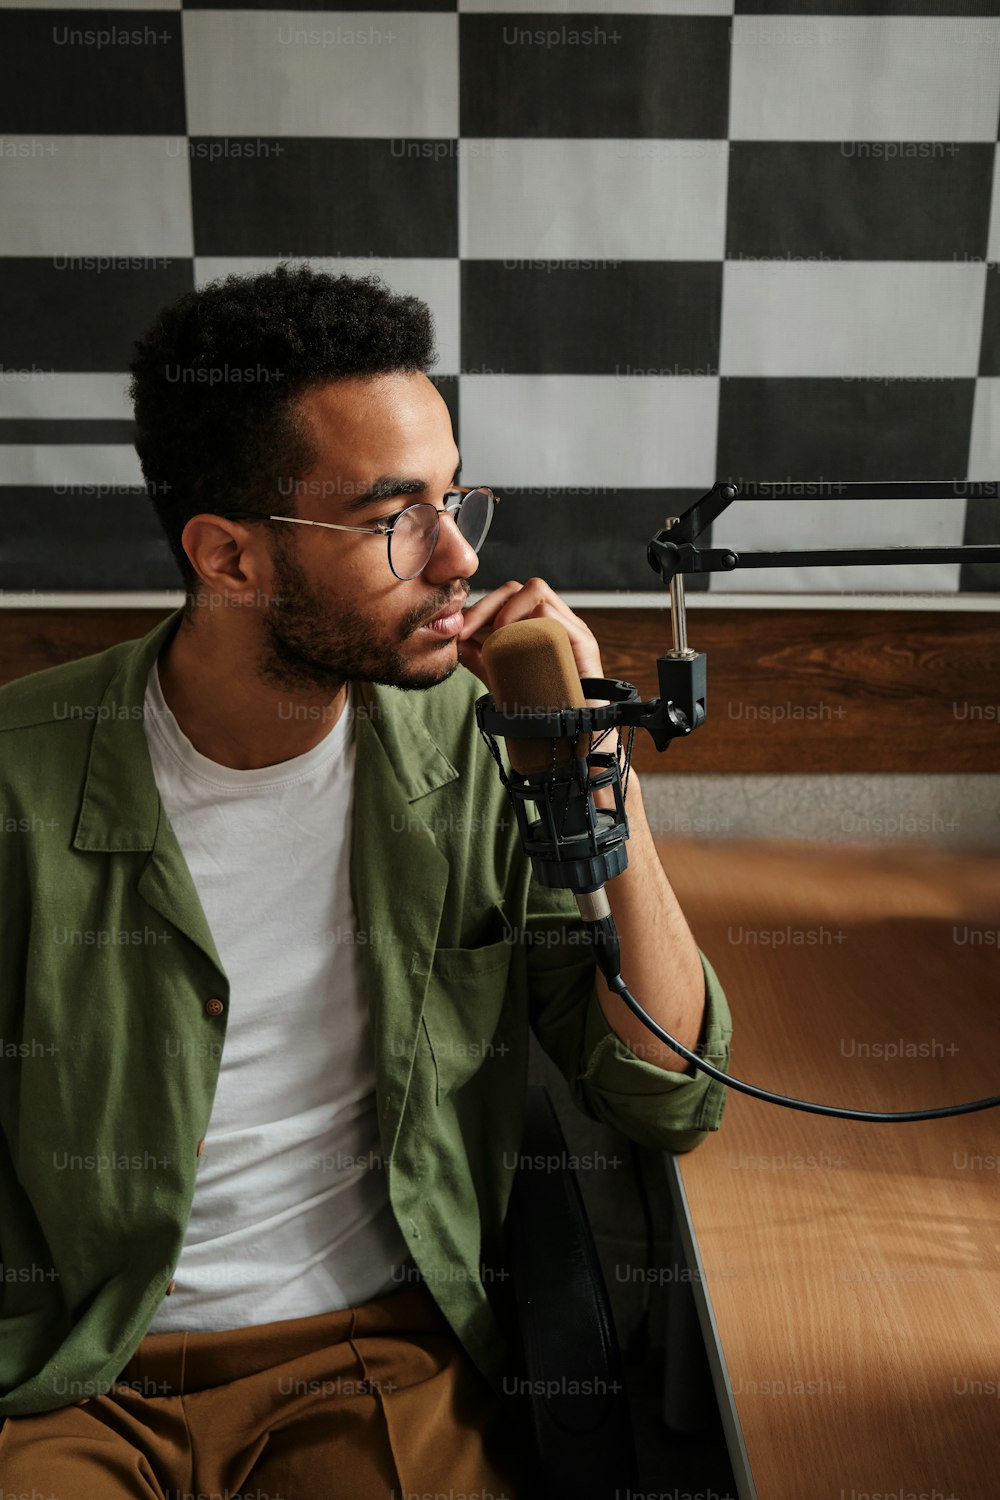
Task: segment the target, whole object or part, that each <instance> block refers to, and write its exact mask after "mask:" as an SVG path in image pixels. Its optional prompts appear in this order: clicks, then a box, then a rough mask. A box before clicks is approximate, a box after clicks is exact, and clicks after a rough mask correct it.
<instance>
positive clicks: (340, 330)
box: [129, 263, 437, 612]
mask: <svg viewBox="0 0 1000 1500" xmlns="http://www.w3.org/2000/svg"><path fill="white" fill-rule="evenodd" d="M134 348H135V355H134V357H133V359H132V360H131V362H130V364H129V371H130V373H131V376H132V379H131V382H130V385H129V396H130V397H131V399H132V402H133V404H134V407H135V421H136V434H137V435H136V443H135V448H136V452H137V453H138V455H139V462H140V463H141V465H142V472H143V476H144V477H145V480H146V483H147V484H148V485H149V487H150V492H151V498H152V502H153V508H154V510H155V511H156V515H157V517H158V519H159V522H160V525H161V527H162V528H163V531H164V533H165V535H166V538H167V541H168V542H169V544H170V549H171V551H172V552H173V555H174V557H175V559H176V561H177V564H178V567H179V568H180V570H181V574H182V577H183V579H184V588H185V594H186V596H187V597H186V603H185V610H186V611H187V612H190V609H191V607H192V604H193V598H194V594H195V592H196V590H197V588H198V586H199V578H198V575H197V573H196V572H195V570H194V568H193V567H192V565H191V562H190V559H189V558H188V556H187V554H186V552H185V551H184V548H183V547H182V545H181V533H182V532H183V530H184V527H185V526H186V525H187V523H188V521H189V520H190V519H191V517H192V516H195V515H198V513H199V512H200V511H213V510H214V511H222V510H228V509H234V510H236V509H238V510H244V509H246V510H255V511H256V510H259V511H260V512H261V513H262V514H265V515H266V514H267V513H268V512H270V511H272V510H274V509H275V500H276V499H278V498H279V490H278V485H279V480H286V481H288V480H295V479H299V478H302V477H303V476H304V475H305V474H306V473H308V471H309V470H310V469H311V468H312V466H313V464H314V463H315V462H316V454H315V451H314V449H313V446H312V443H311V441H310V438H309V434H308V431H307V429H306V426H305V424H304V422H303V420H302V418H301V416H300V414H299V412H298V410H297V405H296V402H297V398H298V397H299V396H300V395H302V394H303V392H304V391H305V390H307V389H308V388H309V387H310V386H314V385H317V384H320V383H323V382H325V381H329V380H337V379H342V378H347V377H351V376H375V375H383V374H389V373H392V372H395V371H402V372H410V373H412V372H416V371H423V372H424V373H426V372H427V370H428V368H429V366H430V365H431V364H432V363H433V362H434V360H435V359H436V357H437V354H436V350H435V349H434V326H433V322H432V319H431V314H430V310H429V309H428V307H427V304H426V303H424V302H422V301H420V299H419V298H418V297H414V296H408V295H399V294H397V293H394V292H393V291H391V289H390V288H389V287H387V286H386V285H385V283H384V282H383V281H381V280H380V279H379V277H377V276H374V275H367V276H358V277H355V276H347V275H341V276H333V275H330V274H329V273H327V272H323V271H317V270H314V269H313V268H312V267H311V266H309V265H306V264H300V265H289V264H286V263H282V264H280V265H277V266H275V267H274V268H273V269H272V270H270V271H265V272H262V273H261V274H259V275H249V276H246V275H245V276H237V275H230V276H226V277H225V278H224V279H219V280H216V281H213V282H210V283H209V284H208V285H206V286H204V287H201V288H200V289H199V290H197V291H193V292H186V293H185V294H184V295H183V296H182V297H180V298H178V300H177V301H176V302H173V303H171V304H170V306H169V307H166V308H164V309H163V310H162V311H161V312H160V313H159V315H158V316H157V318H156V320H155V322H154V323H153V325H152V326H151V327H150V328H149V329H148V330H147V332H146V333H145V335H144V336H143V337H142V338H140V339H137V340H136V341H135V344H134ZM290 489H291V486H290V485H289V484H287V483H286V484H285V485H284V486H283V487H282V492H281V494H280V510H281V513H282V514H288V515H295V514H296V509H295V504H294V495H293V494H291V493H286V491H289V490H290Z"/></svg>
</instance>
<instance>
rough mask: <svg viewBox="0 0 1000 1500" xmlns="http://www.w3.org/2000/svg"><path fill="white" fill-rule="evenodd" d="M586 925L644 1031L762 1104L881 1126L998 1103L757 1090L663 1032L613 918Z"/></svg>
mask: <svg viewBox="0 0 1000 1500" xmlns="http://www.w3.org/2000/svg"><path fill="white" fill-rule="evenodd" d="M587 926H588V928H589V929H590V935H591V941H592V942H593V944H594V947H595V949H596V950H597V963H598V967H599V968H600V970H601V972H602V974H603V975H604V977H605V979H606V980H607V982H608V988H609V989H611V990H612V991H613V992H614V993H615V994H616V995H620V996H621V998H622V999H623V1000H624V1001H625V1004H626V1005H627V1006H628V1008H629V1010H630V1011H631V1012H632V1014H633V1015H634V1016H636V1017H637V1018H638V1019H639V1020H640V1021H641V1022H642V1024H643V1025H644V1026H645V1027H646V1029H647V1031H651V1032H652V1033H653V1035H654V1036H655V1037H656V1039H657V1041H660V1042H663V1043H664V1044H665V1045H666V1046H668V1047H672V1048H673V1050H674V1051H675V1052H677V1053H678V1054H679V1055H680V1056H681V1057H683V1058H686V1059H687V1061H688V1062H689V1063H693V1065H694V1066H695V1067H696V1068H698V1069H700V1071H701V1072H702V1073H707V1074H708V1076H709V1077H710V1078H715V1079H717V1080H718V1082H719V1083H724V1084H726V1085H728V1087H729V1088H733V1089H738V1090H739V1092H740V1093H741V1094H749V1095H750V1097H751V1098H752V1099H763V1100H764V1102H765V1103H766V1104H781V1105H783V1106H784V1107H785V1108H786V1109H800V1110H804V1111H805V1112H806V1113H807V1114H811V1115H833V1116H835V1117H836V1118H837V1119H839V1120H869V1121H871V1122H872V1123H874V1124H882V1125H888V1124H890V1123H896V1122H897V1121H900V1122H901V1121H907V1120H942V1119H945V1118H946V1117H947V1116H948V1115H971V1114H973V1113H974V1112H975V1111H976V1110H980V1109H996V1107H997V1105H1000V1095H994V1096H993V1097H991V1098H989V1099H972V1100H970V1101H969V1103H968V1104H949V1105H945V1106H943V1107H942V1108H941V1109H908V1110H895V1111H886V1112H883V1111H880V1110H871V1109H845V1108H841V1107H839V1106H838V1105H835V1104H816V1103H814V1102H813V1101H812V1100H810V1099H793V1098H792V1097H791V1095H789V1094H775V1093H772V1092H771V1090H770V1089H761V1088H758V1087H757V1085H756V1084H753V1083H746V1082H745V1081H744V1080H743V1079H742V1078H733V1077H732V1075H731V1074H730V1073H724V1072H723V1071H722V1069H721V1068H717V1067H716V1066H715V1064H714V1063H710V1062H706V1061H705V1059H704V1058H703V1057H699V1056H698V1054H697V1053H696V1052H692V1051H690V1049H689V1048H687V1047H685V1046H684V1044H683V1042H678V1041H677V1039H676V1038H675V1037H672V1036H671V1035H670V1033H669V1031H664V1029H663V1027H662V1026H660V1025H659V1024H658V1023H657V1022H656V1021H654V1020H653V1018H652V1016H650V1015H647V1013H646V1012H645V1011H644V1010H643V1008H642V1006H641V1005H640V1004H639V1002H638V1000H637V999H636V998H635V996H634V995H633V994H632V993H631V991H630V990H629V988H628V985H627V984H626V983H625V981H624V979H623V978H622V976H621V972H620V968H619V965H620V951H621V950H620V946H619V942H618V933H617V931H616V929H615V921H614V918H613V917H602V918H600V920H598V921H596V922H588V923H587ZM623 1045H624V1046H626V1047H627V1046H628V1043H627V1042H623Z"/></svg>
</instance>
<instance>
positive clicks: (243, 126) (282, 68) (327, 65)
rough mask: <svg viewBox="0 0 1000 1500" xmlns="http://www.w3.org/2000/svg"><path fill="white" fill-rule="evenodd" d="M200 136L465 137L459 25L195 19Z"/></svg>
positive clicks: (187, 63) (448, 18)
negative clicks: (462, 132)
mask: <svg viewBox="0 0 1000 1500" xmlns="http://www.w3.org/2000/svg"><path fill="white" fill-rule="evenodd" d="M184 76H185V87H186V95H187V108H188V131H189V133H190V134H191V135H244V136H246V135H263V136H282V135H291V136H295V135H301V136H320V137H344V136H346V137H355V138H357V137H362V138H367V137H379V138H386V137H388V138H395V137H397V136H398V137H410V136H427V137H454V136H457V135H458V17H457V16H456V15H455V14H450V15H448V14H442V13H434V12H424V13H417V12H408V11H365V10H356V11H296V10H288V11H270V10H261V11H254V10H188V11H185V12H184Z"/></svg>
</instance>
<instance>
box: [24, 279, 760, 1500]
mask: <svg viewBox="0 0 1000 1500" xmlns="http://www.w3.org/2000/svg"><path fill="white" fill-rule="evenodd" d="M433 359H434V351H433V347H432V328H431V322H430V316H429V313H428V310H427V308H426V307H425V306H424V304H422V303H420V302H419V301H417V299H415V298H413V297H399V296H395V295H393V294H392V293H391V292H390V291H389V290H388V289H387V288H386V287H385V286H384V285H382V284H381V283H380V282H379V281H378V280H377V279H376V278H374V277H366V278H359V279H352V278H349V277H339V278H332V277H330V276H327V275H323V274H320V273H317V272H314V271H313V270H311V269H310V268H308V267H306V266H300V267H298V268H289V267H287V266H279V267H277V268H276V269H275V270H274V271H271V272H268V273H265V274H263V275H259V276H255V277H247V278H238V277H229V278H227V279H226V280H225V281H222V282H216V283H214V284H212V285H210V286H208V287H205V288H203V289H201V290H200V291H199V292H197V293H191V294H188V295H186V296H185V297H183V298H181V299H180V301H179V302H177V303H176V304H174V305H173V306H172V307H169V308H167V309H166V310H165V311H164V312H163V313H161V314H160V317H159V318H158V320H157V321H156V323H155V324H154V326H153V327H152V328H151V329H150V330H149V332H148V333H147V335H146V337H145V338H144V339H143V340H141V341H139V342H138V344H137V346H136V354H135V358H134V360H133V362H132V365H131V371H132V376H133V380H132V386H131V394H132V396H133V399H134V402H135V412H136V423H137V431H138V440H137V450H138V453H139V456H140V459H141V461H142V465H143V472H144V474H145V477H146V480H147V483H148V484H149V486H150V490H151V494H152V498H153V504H154V507H155V509H156V512H157V515H158V518H159V521H160V523H161V525H162V527H163V530H164V532H165V534H166V536H167V539H168V541H169V543H170V546H171V548H172V551H173V554H174V556H175V557H176V559H177V562H178V565H179V567H180V569H181V573H182V577H183V579H184V584H185V590H186V601H185V606H184V608H183V609H181V610H178V611H175V612H174V614H172V615H171V616H169V617H168V619H167V620H165V621H163V622H162V623H161V624H160V625H158V626H156V627H155V628H154V630H152V631H151V632H150V633H149V634H148V635H147V636H146V637H144V638H142V639H140V640H138V641H128V642H125V643H123V644H122V645H120V646H116V647H113V648H111V649H110V650H109V651H105V652H102V653H99V654H97V655H95V656H91V657H87V658H85V659H83V660H82V661H77V662H73V663H69V664H67V665H65V666H61V667H57V668H53V669H50V670H49V671H46V672H41V673H36V674H34V675H33V676H32V677H29V678H26V679H23V680H21V681H19V682H14V683H12V684H9V685H8V686H7V687H5V688H4V689H2V690H0V730H2V733H0V770H2V773H3V780H4V784H5V786H6V789H7V791H6V795H7V799H8V802H9V804H10V806H9V808H8V811H9V812H12V813H21V814H22V815H23V816H24V817H28V815H29V814H30V822H29V823H28V826H27V828H26V830H25V831H26V834H27V835H28V836H25V837H22V838H11V839H7V840H5V841H4V845H3V853H2V860H3V868H2V871H0V874H2V876H3V888H4V890H5V893H9V894H8V896H7V899H6V900H5V911H4V918H3V920H4V949H5V964H4V973H3V976H2V989H0V1023H2V1035H3V1037H4V1038H5V1040H6V1042H8V1043H14V1044H15V1045H13V1046H5V1047H4V1049H3V1054H4V1055H3V1059H2V1065H3V1067H4V1069H5V1071H6V1074H7V1088H6V1089H5V1092H4V1094H3V1104H2V1106H0V1107H2V1110H3V1115H2V1123H3V1130H4V1137H3V1144H4V1158H3V1162H2V1171H0V1195H2V1197H0V1208H2V1211H3V1219H2V1225H3V1227H2V1230H0V1238H2V1247H3V1252H4V1261H5V1262H6V1264H7V1266H8V1268H10V1270H9V1271H8V1272H7V1273H5V1275H10V1272H11V1271H13V1272H16V1274H15V1275H13V1276H11V1279H10V1280H9V1281H5V1285H4V1304H3V1316H2V1319H0V1349H2V1351H3V1352H2V1353H0V1417H6V1418H7V1420H6V1422H5V1424H4V1427H3V1429H2V1431H0V1471H2V1472H3V1474H4V1479H5V1483H6V1484H7V1487H8V1488H12V1489H13V1490H15V1491H17V1490H19V1489H29V1488H31V1487H32V1486H34V1487H35V1488H43V1489H44V1490H45V1491H46V1492H51V1493H54V1494H60V1495H65V1496H72V1497H73V1500H119V1497H125V1496H131V1495H135V1494H142V1495H145V1496H157V1497H159V1500H167V1497H170V1496H172V1495H173V1494H180V1493H205V1494H216V1493H222V1494H225V1495H226V1496H229V1495H232V1494H234V1493H235V1492H236V1491H237V1490H239V1489H240V1487H241V1486H246V1487H248V1492H250V1493H257V1494H270V1495H281V1496H283V1497H284V1500H326V1497H334V1496H345V1497H350V1500H369V1497H375V1496H385V1495H393V1496H398V1497H402V1496H403V1495H405V1494H408V1493H413V1492H424V1493H426V1492H435V1491H438V1492H443V1491H447V1492H449V1493H452V1494H458V1493H462V1492H466V1493H469V1492H477V1491H478V1492H479V1493H481V1494H483V1495H487V1494H489V1495H493V1496H500V1495H507V1496H515V1495H518V1494H519V1493H520V1494H523V1493H524V1492H525V1491H524V1487H525V1485H526V1483H527V1476H528V1473H529V1469H530V1455H524V1454H519V1453H518V1452H517V1451H516V1449H517V1444H516V1442H515V1440H514V1431H513V1426H512V1424H511V1423H510V1421H509V1412H508V1406H509V1403H505V1402H504V1400H503V1399H501V1397H502V1393H503V1391H504V1389H505V1386H506V1380H507V1375H508V1373H509V1371H510V1369H511V1368H512V1365H511V1359H512V1355H511V1351H510V1349H509V1348H508V1346H507V1344H506V1342H505V1336H504V1333H503V1324H504V1321H505V1318H506V1315H507V1308H506V1298H507V1297H508V1296H509V1288H506V1287H505V1286H504V1284H503V1281H502V1277H501V1276H500V1275H499V1274H498V1273H497V1268H498V1267H501V1266H502V1243H501V1233H502V1226H503V1217H504V1213H505V1209H506V1204H507V1198H508V1194H509V1191H510V1184H511V1179H512V1176H513V1170H514V1166H515V1164H516V1159H517V1149H518V1144H519V1141H520V1135H521V1122H522V1106H523V1100H524V1088H525V1082H526V1072H527V1040H528V1029H529V1025H530V1026H531V1027H533V1029H534V1030H535V1033H536V1035H537V1036H538V1038H539V1040H540V1041H541V1043H542V1045H543V1046H544V1047H545V1048H546V1050H547V1051H548V1052H549V1053H550V1055H551V1056H552V1057H553V1058H554V1059H555V1060H556V1061H557V1062H558V1063H559V1065H560V1067H561V1068H562V1070H563V1072H564V1073H565V1075H566V1077H567V1079H568V1080H569V1083H570V1085H571V1087H572V1089H573V1092H574V1096H575V1098H576V1100H577V1103H578V1104H579V1105H580V1107H581V1108H582V1109H584V1110H585V1111H586V1112H588V1113H589V1114H591V1115H593V1116H594V1117H595V1118H598V1119H602V1120H605V1121H607V1122H608V1123H610V1124H612V1125H614V1126H617V1127H618V1128H620V1129H621V1130H623V1131H624V1132H625V1133H626V1134H628V1135H629V1136H631V1137H632V1138H633V1139H635V1140H637V1141H641V1142H645V1143H647V1144H651V1145H656V1146H660V1147H665V1148H668V1149H673V1150H678V1151H683V1150H690V1149H691V1148H692V1147H694V1146H696V1145H697V1144H698V1143H699V1142H700V1141H701V1140H702V1139H703V1138H704V1134H705V1132H706V1131H708V1130H714V1129H717V1128H718V1125H719V1121H720V1117H721V1113H722V1106H723V1101H724V1091H723V1089H722V1088H721V1086H720V1085H718V1084H717V1083H714V1082H712V1081H710V1080H708V1079H707V1078H706V1077H705V1076H704V1075H703V1074H701V1073H695V1072H694V1071H692V1070H691V1069H689V1067H688V1066H687V1064H686V1063H685V1062H684V1060H683V1059H682V1058H681V1057H680V1056H679V1055H677V1054H675V1053H674V1052H673V1051H672V1050H671V1049H670V1048H667V1047H666V1046H663V1045H661V1044H660V1043H659V1042H658V1041H656V1040H655V1039H654V1038H653V1036H652V1035H651V1033H649V1032H648V1031H647V1030H646V1029H645V1028H644V1027H643V1026H642V1025H641V1024H640V1023H639V1022H638V1021H637V1020H636V1019H635V1017H633V1016H632V1014H631V1012H630V1011H629V1010H628V1009H627V1007H626V1006H625V1005H624V1003H623V1002H622V1001H621V999H620V998H619V997H617V996H613V995H612V994H611V993H610V991H609V990H608V989H607V986H606V985H605V982H604V980H603V977H601V976H599V975H598V974H597V972H596V969H595V965H594V962H593V959H592V957H591V956H590V953H589V950H588V948H587V947H586V945H585V944H583V943H581V942H580V941H579V940H580V938H581V935H582V933H583V926H582V923H581V922H580V919H579V916H578V914H577V912H576V906H575V902H574V900H573V898H572V896H571V895H570V894H569V893H568V892H565V891H552V890H546V889H542V888H540V887H538V886H537V885H536V884H535V882H534V881H533V879H532V877H531V871H530V865H529V863H528V861H527V860H526V858H525V856H524V855H523V853H522V851H521V849H520V847H519V843H518V838H517V832H516V825H515V822H514V819H513V817H512V816H511V815H510V811H509V807H508V804H507V800H506V793H505V791H504V790H503V787H502V785H501V784H500V780H499V777H498V774H497V770H496V767H495V765H494V762H493V761H492V759H491V758H490V756H489V754H488V753H487V751H486V748H485V747H484V745H483V743H482V740H481V738H480V736H479V733H478V729H477V726H476V724H475V718H474V713H473V707H472V706H473V703H474V701H475V699H476V697H478V696H479V695H480V694H481V692H482V691H483V687H482V681H481V679H482V663H481V657H480V651H479V646H478V644H477V643H476V641H475V640H474V639H473V637H477V636H478V637H479V638H480V639H482V638H483V636H484V635H485V634H487V633H489V631H491V630H493V629H496V628H497V627H499V626H501V625H505V624H507V623H508V622H510V621H512V620H519V619H526V618H529V617H534V618H551V619H554V620H559V621H561V622H562V623H563V625H564V626H565V628H566V630H567V633H568V635H569V639H570V642H571V644H572V649H573V654H574V657H575V660H576V664H577V666H578V668H579V670H580V674H581V676H597V677H600V676H603V675H604V671H603V667H602V664H601V658H600V651H599V648H598V644H597V642H596V640H595V639H594V637H593V635H592V634H591V632H590V631H589V630H588V628H587V627H586V625H585V624H584V622H583V621H582V620H581V619H580V618H579V617H578V616H577V615H575V614H574V613H573V611H572V610H570V609H569V608H568V606H567V605H566V604H565V603H564V602H563V601H562V600H561V599H560V598H559V597H558V595H557V594H555V593H554V592H553V590H552V589H551V588H549V586H548V585H547V584H546V583H545V581H544V580H543V579H541V578H537V577H529V578H528V579H527V580H526V582H524V583H522V582H520V581H517V580H510V581H508V582H507V583H505V584H504V585H503V586H502V587H500V588H498V589H494V590H492V591H490V592H489V593H487V594H486V595H485V596H484V597H483V598H482V599H481V600H479V601H478V602H477V603H476V604H475V605H473V606H472V607H470V608H467V609H463V605H464V601H465V599H466V595H467V593H468V591H469V587H470V585H469V580H470V579H471V578H472V576H473V575H474V573H475V571H476V568H477V566H478V559H477V552H476V548H477V547H478V546H479V545H481V543H482V539H483V536H484V534H485V531H486V529H488V525H489V521H490V519H491V516H492V508H493V500H492V497H491V495H490V494H483V493H481V492H479V493H477V492H470V491H468V490H467V489H466V488H464V487H461V486H458V474H459V470H460V468H461V459H460V456H459V453H458V450H457V448H456V445H455V441H454V438H453V435H452V431H451V423H450V420H449V416H448V411H447V408H446V406H445V404H444V402H443V400H442V399H441V397H440V395H439V394H438V392H437V390H436V388H435V387H434V385H433V383H432V382H431V381H430V380H429V379H428V376H427V373H426V372H427V369H428V368H429V367H430V365H431V364H432V362H433ZM414 506H415V507H416V509H415V510H411V509H410V507H414ZM430 507H433V508H434V509H433V510H431V509H430ZM303 523H312V524H303ZM109 541H110V542H111V543H112V544H113V538H110V539H109ZM460 667H461V669H462V670H459V668H460ZM598 797H599V800H601V799H603V798H606V797H607V793H606V792H602V793H600V794H598ZM627 805H628V810H629V815H630V827H631V837H630V842H629V856H630V862H629V867H628V869H627V870H626V871H625V873H624V874H622V875H621V876H619V877H618V878H617V879H615V880H614V881H612V882H611V883H610V884H609V886H608V888H607V889H608V896H609V899H610V902H611V906H612V911H613V914H614V917H615V919H616V922H617V926H618V930H619V934H620V936H621V943H622V953H623V956H624V957H625V960H626V964H627V966H626V967H625V973H626V977H627V978H628V980H629V983H630V987H631V988H632V990H633V992H634V993H635V994H636V995H637V996H638V997H639V998H640V999H641V1000H642V1002H643V1004H644V1005H645V1006H646V1007H647V1009H648V1010H649V1012H650V1013H651V1014H652V1015H653V1016H654V1017H655V1018H656V1019H657V1020H658V1021H659V1022H660V1023H661V1024H662V1025H663V1026H664V1027H665V1028H666V1029H667V1030H668V1031H669V1032H670V1033H671V1034H672V1035H674V1036H676V1037H677V1038H678V1040H680V1041H681V1042H682V1043H683V1044H684V1045H686V1046H687V1047H689V1048H694V1047H695V1046H700V1047H701V1049H702V1050H703V1051H704V1052H705V1054H706V1055H707V1056H709V1057H711V1058H712V1059H713V1060H714V1061H716V1062H717V1063H719V1064H722V1065H724V1063H725V1061H726V1058H727V1056H728V1040H729V1033H730V1024H731V1023H730V1019H729V1013H728V1009H727V1006H726V1001H725V997H724V995H723V993H722V991H721V988H720V987H719V985H718V981H717V979H716V977H715V975H714V973H713V971H712V969H711V966H710V965H709V964H708V963H707V961H706V960H705V959H704V958H703V956H702V955H701V954H700V952H699V950H698V948H697V947H696V945H695V942H694V939H693V937H692V935H691V933H690V931H689V929H688V927H687V924H686V922H685V920H684V917H683V915H682V913H681V911H680V910H679V908H678V905H677V902H676V899H675V898H674V896H673V893H672V891H671V889H670V886H669V883H668V882H667V879H666V876H665V875H664V872H663V870H662V867H661V866H660V864H659V861H658V859H657V856H656V853H655V850H654V847H653V844H652V838H651V835H650V832H649V828H648V824H647V823H646V820H645V817H644V814H643V808H642V797H641V790H640V787H639V781H638V777H637V776H636V775H635V773H634V772H633V773H632V776H631V779H630V786H629V794H628V804H627ZM56 917H58V919H59V925H58V926H57V925H56V923H55V921H54V919H55V918H56ZM664 949H665V950H666V951H667V952H669V954H670V962H669V964H667V965H662V964H661V953H662V951H663V950H664ZM223 1042H224V1043H225V1045H224V1046H223Z"/></svg>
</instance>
